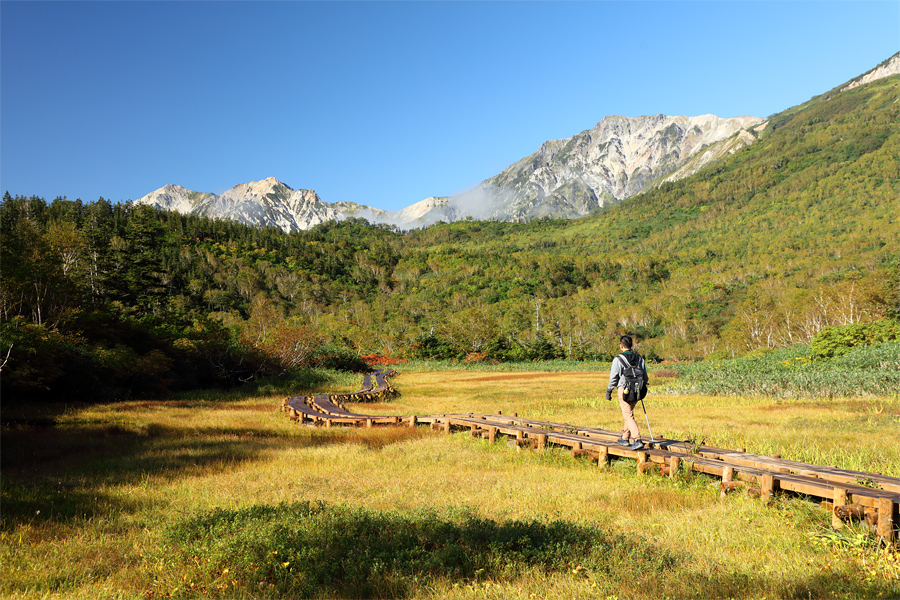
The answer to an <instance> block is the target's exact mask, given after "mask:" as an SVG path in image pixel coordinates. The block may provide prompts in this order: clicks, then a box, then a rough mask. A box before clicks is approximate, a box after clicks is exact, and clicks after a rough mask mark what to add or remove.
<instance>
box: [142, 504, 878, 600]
mask: <svg viewBox="0 0 900 600" xmlns="http://www.w3.org/2000/svg"><path fill="white" fill-rule="evenodd" d="M159 551H160V552H164V553H165V556H166V557H167V559H168V560H170V561H172V562H171V565H172V568H171V572H172V573H173V574H177V575H178V576H179V580H181V581H185V580H187V581H197V582H201V583H200V584H202V585H207V586H209V587H210V588H211V587H212V586H214V585H223V584H227V585H223V588H224V587H227V588H228V589H229V592H228V594H229V595H230V596H243V595H246V596H251V597H252V596H257V595H259V594H260V593H262V594H263V595H265V597H269V598H321V597H328V598H407V597H411V596H414V595H417V594H418V593H421V592H422V591H423V590H430V591H432V592H433V591H434V589H435V587H434V586H435V585H437V586H438V589H439V586H440V585H447V583H448V582H449V583H451V584H452V583H460V584H469V583H473V582H478V581H494V582H504V581H505V582H510V583H513V584H514V583H515V581H516V580H520V579H521V578H522V577H528V576H534V575H537V576H538V577H539V578H540V579H541V580H544V579H545V578H546V577H547V576H548V575H550V574H553V573H558V574H562V575H564V578H565V576H569V574H571V576H570V579H571V580H572V581H573V582H574V585H578V582H579V581H581V582H582V584H584V586H585V589H595V588H592V587H591V586H590V584H591V582H593V583H597V584H599V587H598V588H596V589H603V590H605V593H604V594H603V595H604V596H606V595H609V592H612V595H613V596H619V597H642V598H651V597H675V598H681V597H694V598H755V597H762V596H767V597H774V598H796V599H798V600H799V599H800V598H804V599H805V598H809V597H814V598H825V597H836V596H839V597H866V598H869V597H871V598H878V597H893V596H895V595H896V594H895V592H896V589H894V590H892V589H891V585H890V584H889V583H888V582H887V581H882V582H875V581H868V582H867V581H863V580H861V578H858V577H857V578H854V577H853V575H852V574H851V571H849V570H848V571H843V572H828V573H821V574H817V575H813V576H807V577H799V578H796V577H792V576H791V575H790V574H789V573H782V574H780V575H779V574H772V573H769V574H765V573H758V572H755V571H754V570H752V567H750V566H747V567H746V568H743V569H740V570H736V571H732V572H728V571H721V570H717V569H715V568H714V567H712V568H711V567H709V566H708V565H706V566H704V564H703V563H704V561H700V562H695V560H694V558H693V557H692V556H691V553H690V551H689V550H687V549H686V550H685V551H676V550H672V549H669V548H665V547H662V546H659V545H657V544H654V543H652V542H650V541H649V540H647V539H645V538H644V537H642V536H641V535H640V533H637V532H636V533H616V532H613V531H610V530H608V529H605V528H601V527H598V526H596V525H593V524H580V523H572V522H568V521H558V520H557V521H543V520H527V521H524V520H517V521H505V522H498V521H495V520H493V519H489V518H484V517H480V516H478V515H476V514H474V513H473V512H472V511H470V510H467V509H459V508H452V507H448V508H444V509H421V510H414V511H406V512H402V513H401V512H398V511H376V510H372V509H367V508H360V507H347V506H335V505H329V504H326V503H322V502H315V503H312V502H295V503H290V504H287V503H282V504H279V505H277V506H270V505H255V506H251V507H248V508H244V509H239V510H225V509H216V510H214V511H212V512H209V513H206V514H203V515H199V516H195V517H192V518H188V519H185V520H182V521H179V522H177V523H174V524H173V525H171V526H170V527H168V528H167V529H166V531H165V534H164V542H163V545H162V546H161V548H160V550H159ZM225 574H227V577H225ZM182 577H186V579H181V578H182ZM179 580H173V581H172V582H164V583H171V584H172V585H173V586H178V585H180V584H179ZM474 591H475V590H474V589H473V592H474ZM892 591H893V592H894V594H893V595H892ZM547 592H548V594H547V595H552V593H550V592H552V590H549V589H548V590H547ZM568 593H569V592H567V594H568ZM567 597H568V596H567Z"/></svg>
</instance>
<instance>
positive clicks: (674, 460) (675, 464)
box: [669, 456, 681, 478]
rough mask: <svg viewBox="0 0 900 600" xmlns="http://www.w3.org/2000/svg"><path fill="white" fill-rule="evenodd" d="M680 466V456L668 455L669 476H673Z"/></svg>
mask: <svg viewBox="0 0 900 600" xmlns="http://www.w3.org/2000/svg"><path fill="white" fill-rule="evenodd" d="M680 468H681V458H679V457H677V456H670V457H669V477H672V478H674V477H675V474H676V473H678V470H679V469H680Z"/></svg>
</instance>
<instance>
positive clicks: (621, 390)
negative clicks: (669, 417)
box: [606, 335, 649, 450]
mask: <svg viewBox="0 0 900 600" xmlns="http://www.w3.org/2000/svg"><path fill="white" fill-rule="evenodd" d="M632 345H633V342H632V340H631V336H628V335H623V336H622V337H621V338H619V348H620V349H621V350H622V353H621V354H619V355H618V356H616V357H615V358H614V359H613V362H612V367H611V368H610V370H609V385H608V386H607V387H606V399H607V400H612V391H613V390H614V389H617V390H618V394H619V407H620V408H621V409H622V419H623V420H624V421H625V427H624V429H623V431H622V438H621V439H620V440H618V441H617V442H616V443H617V444H619V445H620V446H628V449H629V450H640V449H641V448H643V447H644V442H642V441H641V432H640V431H639V430H638V424H637V421H635V420H634V406H635V404H637V403H638V400H640V398H639V397H638V394H636V393H629V390H628V388H627V387H626V386H625V383H626V379H625V369H631V370H633V371H635V372H636V371H638V370H639V371H640V372H642V373H643V384H644V388H646V386H647V381H648V380H649V378H648V377H647V365H646V364H645V363H644V358H643V357H642V356H641V355H640V354H638V353H636V352H634V351H632V349H631V347H632Z"/></svg>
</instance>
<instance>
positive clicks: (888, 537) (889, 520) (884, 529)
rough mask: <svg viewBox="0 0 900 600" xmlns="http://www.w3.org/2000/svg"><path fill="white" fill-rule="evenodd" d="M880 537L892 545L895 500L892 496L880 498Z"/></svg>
mask: <svg viewBox="0 0 900 600" xmlns="http://www.w3.org/2000/svg"><path fill="white" fill-rule="evenodd" d="M877 533H878V537H879V538H881V540H882V541H883V542H884V543H885V545H890V544H891V542H892V541H893V538H894V502H893V500H891V499H890V498H879V499H878V532H877Z"/></svg>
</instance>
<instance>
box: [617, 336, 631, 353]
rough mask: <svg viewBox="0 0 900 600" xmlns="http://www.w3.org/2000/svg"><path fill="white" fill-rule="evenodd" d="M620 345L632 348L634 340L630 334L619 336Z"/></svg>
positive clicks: (627, 348)
mask: <svg viewBox="0 0 900 600" xmlns="http://www.w3.org/2000/svg"><path fill="white" fill-rule="evenodd" d="M619 346H621V347H622V349H623V350H631V346H632V341H631V336H630V335H623V336H622V337H620V338H619Z"/></svg>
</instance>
